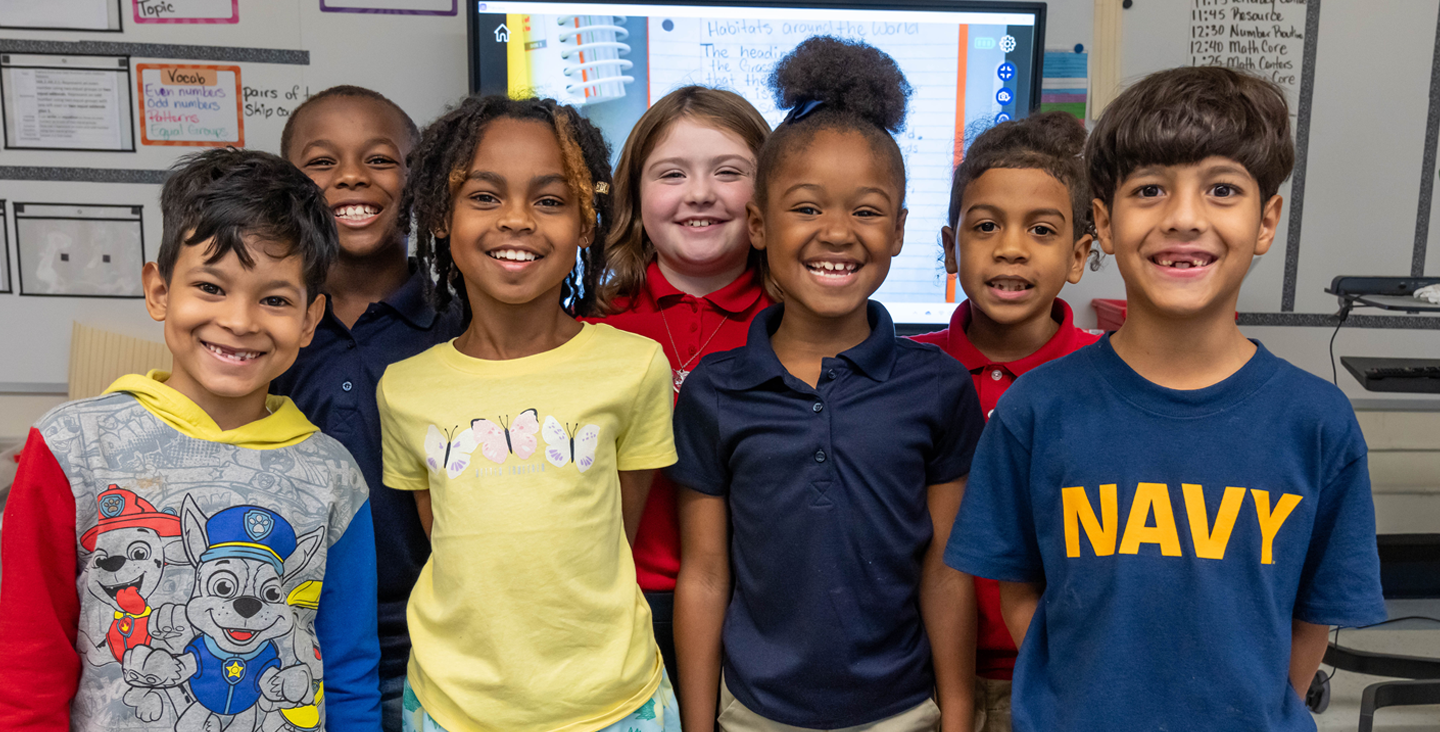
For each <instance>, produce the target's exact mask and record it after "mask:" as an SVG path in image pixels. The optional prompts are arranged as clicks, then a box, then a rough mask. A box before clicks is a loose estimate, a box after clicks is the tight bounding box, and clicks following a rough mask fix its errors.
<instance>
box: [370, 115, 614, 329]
mask: <svg viewBox="0 0 1440 732" xmlns="http://www.w3.org/2000/svg"><path fill="white" fill-rule="evenodd" d="M497 119H518V120H536V121H539V122H544V123H545V124H547V125H550V126H551V127H552V128H553V129H554V130H555V139H556V141H557V142H558V143H559V144H560V153H561V159H562V160H563V161H564V163H565V177H566V182H567V183H568V184H569V186H570V190H571V191H573V192H574V194H575V197H576V198H578V199H579V200H580V214H581V216H582V217H583V220H584V221H586V222H587V223H589V224H591V225H592V226H593V227H594V232H593V235H592V237H591V242H592V243H591V244H590V245H589V246H588V247H585V248H584V249H581V250H580V260H579V262H578V263H577V264H576V266H575V268H574V269H573V270H572V271H571V272H570V276H569V277H566V278H565V283H564V285H563V286H562V287H561V288H560V304H561V306H562V307H564V308H565V310H566V312H568V313H570V314H571V315H574V316H584V315H592V314H595V313H596V307H595V294H596V290H597V289H598V287H599V284H600V272H601V269H602V266H601V265H602V263H603V262H604V261H605V256H604V253H605V252H604V250H605V242H606V240H607V239H608V238H609V235H610V226H611V222H612V221H613V218H614V203H613V202H612V200H611V196H610V195H609V191H610V187H611V179H610V145H609V144H607V143H606V142H605V136H604V135H602V134H601V133H600V129H599V128H598V127H596V126H595V125H594V124H592V123H591V122H590V121H589V120H587V119H585V118H584V117H582V116H580V113H579V112H576V111H575V109H574V108H572V107H568V106H565V105H563V104H559V103H557V102H556V101H555V100H553V99H511V98H509V97H507V96H504V95H492V96H478V95H474V96H470V97H466V98H465V99H463V100H461V101H460V102H459V103H458V104H456V105H455V106H453V107H452V108H451V109H450V110H449V111H447V112H446V113H445V114H444V115H443V116H441V117H440V118H439V119H437V120H435V121H434V122H432V123H430V125H429V126H427V127H426V128H425V132H424V133H422V134H421V136H420V143H419V144H418V145H416V146H415V150H414V151H413V152H411V153H410V178H409V180H407V181H406V183H405V193H404V195H403V196H402V197H401V200H400V210H401V212H402V213H401V214H400V221H399V222H398V226H399V228H400V230H401V231H409V230H410V225H411V222H412V221H413V222H414V225H415V234H416V257H417V258H418V259H419V260H420V266H421V267H423V268H424V269H425V271H427V272H432V273H433V274H434V275H435V276H436V277H438V278H439V284H438V285H437V284H436V283H435V282H433V281H431V280H430V279H429V278H426V279H425V290H426V292H425V294H426V296H427V297H428V298H429V300H430V302H431V304H433V305H434V306H435V308H436V310H438V311H440V312H446V311H447V310H449V308H450V303H451V301H452V300H455V299H456V298H458V299H459V300H460V302H461V303H462V304H463V305H464V307H465V311H466V312H467V313H468V312H469V308H470V303H469V298H468V297H467V295H466V293H465V288H464V287H463V286H456V285H454V284H452V283H453V281H454V280H456V279H458V278H459V277H460V276H461V274H460V270H459V269H458V268H457V267H456V266H455V260H454V258H452V257H451V254H450V240H449V238H448V237H439V236H436V235H435V232H436V231H438V230H441V229H447V228H448V224H449V220H450V207H451V203H452V198H453V196H454V192H455V191H456V190H457V188H458V186H459V183H460V182H463V181H464V180H465V176H466V174H467V173H468V172H469V166H470V161H471V159H473V158H474V156H475V150H476V149H477V148H478V147H479V145H480V141H481V139H482V137H483V136H484V133H485V127H486V126H487V125H489V123H490V122H492V121H494V120H497Z"/></svg>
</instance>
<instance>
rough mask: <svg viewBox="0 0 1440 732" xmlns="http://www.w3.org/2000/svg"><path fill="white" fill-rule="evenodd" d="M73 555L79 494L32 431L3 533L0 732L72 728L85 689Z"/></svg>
mask: <svg viewBox="0 0 1440 732" xmlns="http://www.w3.org/2000/svg"><path fill="white" fill-rule="evenodd" d="M75 551H76V550H75V494H74V493H73V492H72V491H71V488H70V481H69V479H67V478H66V477H65V472H64V471H62V470H61V469H60V464H59V463H58V462H56V461H55V456H54V455H52V454H51V453H50V447H49V446H48V445H46V444H45V440H44V438H42V437H41V436H40V432H39V431H38V430H35V429H31V430H30V437H29V439H28V440H27V441H26V443H25V449H24V451H23V452H21V453H20V469H19V472H18V473H16V475H15V485H14V487H13V488H11V489H10V498H9V500H7V501H6V503H5V519H4V526H3V531H0V689H4V690H5V693H3V694H0V729H4V730H9V731H11V732H20V731H21V730H24V731H25V732H39V731H40V730H45V731H46V732H50V731H51V730H53V731H54V732H65V731H66V730H69V729H70V700H71V699H73V698H74V696H75V690H76V688H77V687H78V686H79V683H80V656H79V654H77V653H76V652H75V634H76V632H77V629H78V627H79V623H80V598H79V597H78V596H77V595H76V591H75V579H76V569H75V567H76V564H75V561H76V557H75Z"/></svg>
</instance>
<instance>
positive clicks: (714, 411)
mask: <svg viewBox="0 0 1440 732" xmlns="http://www.w3.org/2000/svg"><path fill="white" fill-rule="evenodd" d="M719 397H720V395H719V393H718V392H717V391H716V390H715V386H714V384H713V383H712V382H711V379H710V369H708V368H706V363H705V362H704V361H701V362H700V365H699V366H698V367H696V369H695V371H694V372H692V373H691V374H690V375H689V376H688V377H687V378H686V379H685V387H684V388H683V389H681V390H680V398H679V400H677V401H676V402H675V452H676V453H677V454H678V456H679V459H678V460H677V461H676V463H675V464H674V465H671V466H670V467H668V468H666V469H665V477H667V478H669V479H670V482H672V483H675V484H676V485H682V486H685V487H686V488H689V489H691V490H696V491H699V492H701V493H705V494H707V495H712V496H723V495H725V492H726V490H727V489H728V488H729V486H730V475H729V471H728V470H727V461H726V460H725V459H724V458H723V457H722V454H721V450H722V447H721V445H720V409H719Z"/></svg>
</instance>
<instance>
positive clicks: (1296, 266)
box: [1280, 0, 1320, 313]
mask: <svg viewBox="0 0 1440 732" xmlns="http://www.w3.org/2000/svg"><path fill="white" fill-rule="evenodd" d="M1319 45H1320V0H1310V1H1309V2H1308V3H1307V4H1306V5H1305V55H1304V57H1303V59H1302V60H1301V62H1300V105H1299V108H1298V110H1297V112H1298V114H1297V115H1296V119H1295V169H1294V172H1293V173H1291V175H1290V228H1289V229H1288V230H1287V231H1286V233H1285V284H1284V288H1283V289H1282V290H1281V296H1280V309H1281V310H1283V311H1285V312H1287V313H1289V312H1293V311H1294V310H1295V284H1296V281H1297V279H1298V278H1299V272H1300V224H1301V221H1302V220H1303V219H1304V218H1305V167H1306V161H1307V159H1308V158H1309V151H1310V109H1311V106H1312V104H1311V100H1312V99H1313V98H1314V96H1315V51H1316V48H1317V47H1318V46H1319Z"/></svg>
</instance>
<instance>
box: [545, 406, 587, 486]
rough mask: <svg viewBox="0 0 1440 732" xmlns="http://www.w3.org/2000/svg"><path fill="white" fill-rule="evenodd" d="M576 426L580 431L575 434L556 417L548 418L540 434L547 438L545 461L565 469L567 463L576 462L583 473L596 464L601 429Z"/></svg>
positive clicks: (576, 465)
mask: <svg viewBox="0 0 1440 732" xmlns="http://www.w3.org/2000/svg"><path fill="white" fill-rule="evenodd" d="M575 426H576V427H578V428H579V429H578V430H576V431H575V432H573V433H572V432H567V431H566V428H564V427H561V426H560V423H559V422H556V421H555V418H554V417H546V418H545V426H544V427H543V428H542V429H541V431H540V434H541V435H543V436H544V437H545V445H546V447H545V459H546V460H549V461H550V464H551V465H554V466H555V467H557V468H563V467H565V463H568V462H570V461H571V460H574V461H575V467H576V468H577V469H578V470H579V471H580V472H582V473H583V472H585V471H586V470H589V469H590V466H591V465H594V464H595V448H596V446H598V445H599V444H600V428H599V427H597V426H595V425H593V424H587V425H585V426H584V427H580V425H579V424H576V425H575ZM567 427H568V423H567Z"/></svg>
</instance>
